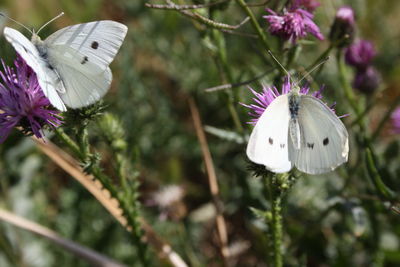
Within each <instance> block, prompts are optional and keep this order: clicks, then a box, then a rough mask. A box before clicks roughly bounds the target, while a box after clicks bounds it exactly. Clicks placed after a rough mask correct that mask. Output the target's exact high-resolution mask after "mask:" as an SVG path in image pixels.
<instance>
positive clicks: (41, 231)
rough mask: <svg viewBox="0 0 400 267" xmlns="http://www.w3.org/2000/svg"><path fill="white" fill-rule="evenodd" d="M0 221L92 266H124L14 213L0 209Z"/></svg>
mask: <svg viewBox="0 0 400 267" xmlns="http://www.w3.org/2000/svg"><path fill="white" fill-rule="evenodd" d="M0 220H3V221H5V222H8V223H10V224H12V225H14V226H17V227H19V228H22V229H24V230H27V231H29V232H32V233H35V234H38V235H40V236H42V237H44V238H46V239H48V240H50V241H52V242H54V243H55V244H57V245H59V246H60V247H62V248H64V249H65V250H67V251H69V252H71V253H72V254H74V255H76V256H77V257H79V258H81V259H83V260H86V261H87V262H89V263H90V264H92V265H93V266H101V267H122V266H125V265H123V264H121V263H119V262H116V261H114V260H112V259H110V258H108V257H106V256H104V255H101V254H99V253H97V252H96V251H93V250H91V249H89V248H87V247H84V246H82V245H80V244H77V243H75V242H72V241H71V240H68V239H65V238H62V237H60V236H59V235H58V234H57V233H56V232H54V231H52V230H50V229H48V228H46V227H43V226H42V225H40V224H37V223H35V222H33V221H30V220H27V219H25V218H22V217H20V216H18V215H16V214H14V213H11V212H9V211H6V210H3V209H0Z"/></svg>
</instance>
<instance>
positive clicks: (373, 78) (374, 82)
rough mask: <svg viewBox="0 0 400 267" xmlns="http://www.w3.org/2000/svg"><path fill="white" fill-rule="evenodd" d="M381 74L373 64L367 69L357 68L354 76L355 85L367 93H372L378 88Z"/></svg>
mask: <svg viewBox="0 0 400 267" xmlns="http://www.w3.org/2000/svg"><path fill="white" fill-rule="evenodd" d="M379 82H380V75H379V73H378V71H377V70H376V69H375V68H374V67H373V66H368V67H367V68H366V69H360V70H357V72H356V76H355V77H354V81H353V87H354V88H356V89H358V90H360V92H362V93H365V94H371V93H373V92H374V91H375V89H376V88H378V86H379Z"/></svg>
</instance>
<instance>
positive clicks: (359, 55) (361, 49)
mask: <svg viewBox="0 0 400 267" xmlns="http://www.w3.org/2000/svg"><path fill="white" fill-rule="evenodd" d="M375 55H376V52H375V49H374V46H373V44H372V43H371V42H370V41H366V40H360V41H358V42H356V43H354V44H352V45H351V46H349V47H348V48H347V49H346V54H345V58H346V63H347V64H349V65H351V66H354V67H355V68H357V69H359V70H360V69H366V68H367V67H368V66H369V64H370V63H371V61H372V59H373V58H374V57H375Z"/></svg>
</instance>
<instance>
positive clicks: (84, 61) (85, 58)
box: [81, 56, 89, 65]
mask: <svg viewBox="0 0 400 267" xmlns="http://www.w3.org/2000/svg"><path fill="white" fill-rule="evenodd" d="M88 61H89V58H88V57H87V56H85V57H84V58H83V59H82V61H81V64H82V65H83V64H85V63H86V62H88Z"/></svg>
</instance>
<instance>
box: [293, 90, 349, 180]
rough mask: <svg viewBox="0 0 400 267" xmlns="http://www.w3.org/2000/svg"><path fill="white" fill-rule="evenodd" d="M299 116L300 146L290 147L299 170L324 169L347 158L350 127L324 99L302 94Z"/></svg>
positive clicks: (307, 171) (327, 169)
mask: <svg viewBox="0 0 400 267" xmlns="http://www.w3.org/2000/svg"><path fill="white" fill-rule="evenodd" d="M298 120H299V125H300V136H301V147H300V149H294V148H293V147H291V148H290V150H291V151H289V152H290V154H291V158H292V160H293V161H294V164H295V165H296V167H297V168H298V169H299V170H300V171H303V172H305V173H309V174H320V173H325V172H329V171H332V170H334V169H335V168H336V167H338V166H339V165H341V164H342V163H344V162H346V161H347V157H348V151H349V146H348V133H347V130H346V128H345V126H344V125H343V123H342V121H341V120H340V119H339V118H338V117H337V116H336V115H335V113H334V112H333V111H332V110H331V109H330V108H329V107H327V106H326V105H325V104H324V103H323V102H322V101H321V100H319V99H317V98H315V97H313V96H307V95H301V100H300V108H299V113H298Z"/></svg>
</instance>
